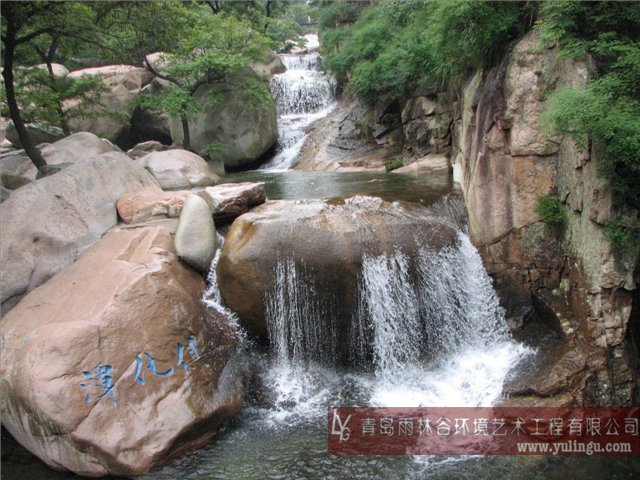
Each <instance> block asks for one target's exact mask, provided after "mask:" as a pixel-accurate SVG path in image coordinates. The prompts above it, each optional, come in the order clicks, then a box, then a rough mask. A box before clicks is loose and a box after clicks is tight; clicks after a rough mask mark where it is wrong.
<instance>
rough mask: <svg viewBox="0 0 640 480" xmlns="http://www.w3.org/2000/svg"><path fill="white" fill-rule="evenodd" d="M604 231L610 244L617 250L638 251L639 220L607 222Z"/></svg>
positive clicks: (639, 244)
mask: <svg viewBox="0 0 640 480" xmlns="http://www.w3.org/2000/svg"><path fill="white" fill-rule="evenodd" d="M604 231H605V234H606V235H607V238H608V239H609V241H610V242H611V245H612V246H613V247H614V248H615V249H616V250H618V251H619V252H630V253H638V252H640V222H638V221H637V220H636V221H635V222H623V221H620V220H616V221H613V222H609V223H608V224H607V226H606V227H605V230H604Z"/></svg>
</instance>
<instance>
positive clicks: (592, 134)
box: [537, 2, 640, 238]
mask: <svg viewBox="0 0 640 480" xmlns="http://www.w3.org/2000/svg"><path fill="white" fill-rule="evenodd" d="M537 28H538V29H539V30H540V32H541V38H542V40H543V42H546V43H545V44H544V45H548V44H550V43H557V44H559V45H560V47H561V49H562V52H563V53H564V55H569V56H578V55H584V54H585V53H589V54H590V55H591V56H592V57H593V59H594V60H595V65H596V72H595V73H594V79H593V80H592V81H591V82H590V83H589V85H588V86H587V88H586V89H584V90H577V89H571V88H569V89H564V90H560V91H558V92H556V93H554V94H553V95H551V96H550V98H549V102H548V108H547V111H546V112H545V114H544V115H543V121H545V122H547V123H548V124H549V125H551V126H552V128H553V129H554V130H555V131H556V132H559V133H567V134H570V135H572V136H573V138H574V140H575V141H576V143H577V144H578V146H579V147H582V148H587V147H588V146H589V142H591V144H592V146H593V148H594V149H595V151H596V153H597V154H598V155H599V156H600V157H601V158H602V159H603V173H604V174H605V175H606V176H607V177H608V179H609V181H610V183H611V186H612V188H613V192H614V200H615V202H616V204H617V205H618V206H620V205H625V204H626V205H630V206H632V207H634V208H640V188H638V185H640V81H639V79H640V4H638V3H624V4H620V3H618V2H553V3H546V4H544V6H543V8H542V19H541V20H540V22H539V24H538V26H537ZM612 238H615V236H614V237H612Z"/></svg>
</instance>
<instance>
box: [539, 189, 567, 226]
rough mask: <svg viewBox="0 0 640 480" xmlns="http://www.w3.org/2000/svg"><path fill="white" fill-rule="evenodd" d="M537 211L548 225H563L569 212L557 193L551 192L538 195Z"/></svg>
mask: <svg viewBox="0 0 640 480" xmlns="http://www.w3.org/2000/svg"><path fill="white" fill-rule="evenodd" d="M535 212H536V213H537V214H538V215H540V218H541V219H542V221H543V222H545V223H547V224H548V225H552V226H562V225H565V224H566V223H567V219H568V218H567V212H566V210H565V209H564V208H563V207H562V204H561V203H560V200H559V199H558V197H557V196H556V195H551V194H549V195H542V196H540V197H538V200H537V202H536V208H535Z"/></svg>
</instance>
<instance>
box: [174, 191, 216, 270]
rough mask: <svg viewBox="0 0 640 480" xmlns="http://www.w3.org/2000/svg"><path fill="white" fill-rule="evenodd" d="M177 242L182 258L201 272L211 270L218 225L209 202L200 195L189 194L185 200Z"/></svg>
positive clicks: (177, 249)
mask: <svg viewBox="0 0 640 480" xmlns="http://www.w3.org/2000/svg"><path fill="white" fill-rule="evenodd" d="M175 244H176V251H177V252H178V256H179V257H180V258H181V259H182V260H184V261H185V262H187V263H188V264H189V265H191V266H192V267H193V268H195V269H196V270H197V271H199V272H201V273H206V272H208V271H209V267H210V266H211V261H212V260H213V257H214V255H215V251H216V245H217V239H216V227H215V224H214V222H213V215H212V214H211V210H210V209H209V206H208V205H207V202H205V201H204V200H203V199H202V198H200V197H199V196H198V195H193V194H192V195H189V196H188V197H187V200H186V201H185V202H184V207H183V209H182V213H181V214H180V222H179V223H178V230H177V231H176V238H175Z"/></svg>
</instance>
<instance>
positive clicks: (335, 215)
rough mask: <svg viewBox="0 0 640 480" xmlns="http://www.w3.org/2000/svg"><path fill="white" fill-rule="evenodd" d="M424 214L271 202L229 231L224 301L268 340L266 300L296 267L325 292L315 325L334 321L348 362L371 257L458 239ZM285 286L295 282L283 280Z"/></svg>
mask: <svg viewBox="0 0 640 480" xmlns="http://www.w3.org/2000/svg"><path fill="white" fill-rule="evenodd" d="M425 210H426V209H425V208H424V207H421V206H419V205H414V204H403V203H393V204H391V203H388V202H383V201H382V200H379V199H375V198H369V197H353V198H350V199H347V200H345V203H344V205H327V204H325V203H322V202H319V201H315V202H296V201H276V202H267V203H266V204H264V205H262V206H260V207H257V208H256V209H254V210H252V211H251V212H249V213H246V214H244V215H242V216H240V217H238V219H236V221H235V222H234V223H233V225H232V226H231V229H230V230H229V233H228V235H227V238H226V241H225V244H224V247H223V249H222V253H221V256H220V260H219V262H218V267H217V278H218V285H219V286H220V291H221V293H222V297H223V299H224V302H225V304H226V305H227V306H228V307H229V308H231V309H232V310H233V311H235V312H236V313H237V314H238V315H239V317H240V321H241V322H242V324H243V325H244V326H245V327H246V328H247V329H248V330H249V331H250V332H251V333H253V334H254V335H257V336H261V337H266V336H267V331H268V322H269V320H268V319H267V316H268V315H267V303H268V301H269V298H273V295H274V294H275V293H274V292H276V287H277V283H278V280H277V277H278V269H283V268H286V269H288V267H286V265H288V264H289V263H290V262H292V264H293V265H294V266H295V268H297V269H299V270H298V272H299V278H297V282H299V284H303V285H305V286H307V287H308V288H309V289H311V290H313V291H316V292H323V294H322V295H321V296H320V297H321V298H322V302H326V304H325V303H323V304H322V305H318V306H317V309H316V310H317V312H322V314H321V315H318V318H317V321H318V322H319V323H320V322H324V323H327V322H333V323H332V325H333V327H332V331H335V332H338V333H337V335H338V337H339V338H336V339H335V342H336V343H337V346H336V355H337V360H338V362H344V361H346V358H347V357H348V353H349V335H350V331H351V328H352V327H351V323H352V317H353V312H354V311H355V310H356V304H355V303H356V296H357V295H356V294H357V282H358V275H359V272H360V271H361V267H362V261H363V260H362V259H363V256H364V255H365V253H366V254H367V255H371V256H376V255H383V254H386V255H391V254H393V253H395V252H396V251H402V252H403V253H405V254H406V255H407V256H411V255H412V254H415V253H416V252H417V251H418V249H419V248H422V247H429V248H433V249H439V248H442V247H444V246H446V245H451V244H452V243H453V242H455V241H456V239H457V235H456V231H455V229H453V228H452V227H449V226H446V225H444V224H441V223H437V222H435V221H434V220H432V219H429V218H428V217H427V216H426V215H425ZM289 270H290V269H289ZM303 276H304V279H302V277H303ZM287 281H292V280H291V279H290V278H289V279H279V282H285V283H286V282H287ZM318 301H320V300H318ZM309 308H310V309H311V308H312V307H309ZM310 311H311V310H310ZM314 319H315V317H314ZM325 326H326V325H325ZM319 328H321V327H320V326H319Z"/></svg>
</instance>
